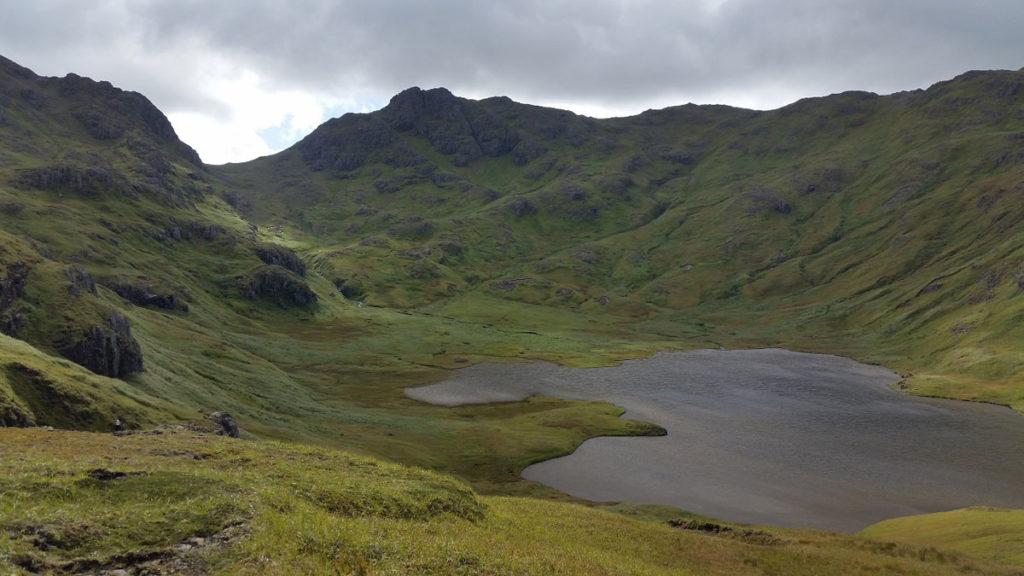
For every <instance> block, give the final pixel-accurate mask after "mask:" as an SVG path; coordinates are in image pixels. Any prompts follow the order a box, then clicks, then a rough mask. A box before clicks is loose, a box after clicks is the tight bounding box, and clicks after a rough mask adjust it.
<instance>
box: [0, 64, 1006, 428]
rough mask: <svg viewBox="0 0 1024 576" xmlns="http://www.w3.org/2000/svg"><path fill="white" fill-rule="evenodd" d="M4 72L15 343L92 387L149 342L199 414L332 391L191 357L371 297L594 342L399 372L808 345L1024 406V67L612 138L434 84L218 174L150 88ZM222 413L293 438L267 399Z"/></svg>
mask: <svg viewBox="0 0 1024 576" xmlns="http://www.w3.org/2000/svg"><path fill="white" fill-rule="evenodd" d="M2 64H3V66H2V69H3V78H5V79H6V80H5V81H4V86H3V98H4V100H3V101H2V102H0V109H2V110H4V111H5V112H4V114H5V120H4V121H3V123H2V124H0V144H2V145H0V154H2V155H4V157H5V158H6V160H7V162H6V168H3V169H0V185H2V186H3V188H2V189H0V195H2V196H3V198H2V201H0V204H3V205H4V206H5V211H6V213H7V216H8V217H7V218H5V223H4V227H3V230H2V232H3V234H4V235H5V242H6V245H7V246H8V247H9V249H8V251H7V255H6V256H5V255H2V254H0V256H2V258H3V264H4V268H3V273H0V279H3V280H4V282H5V283H4V286H5V294H4V298H3V299H2V302H3V303H4V308H5V310H3V311H0V313H2V314H4V318H5V324H4V325H5V326H7V331H8V332H9V333H11V334H16V335H18V336H19V337H22V338H24V339H26V340H27V341H28V342H30V343H32V344H33V345H35V346H38V347H39V348H40V349H41V350H42V351H43V352H48V353H55V354H58V355H59V350H65V351H66V353H65V354H64V355H65V356H66V357H67V356H68V355H70V356H71V357H72V358H77V359H78V362H79V363H80V364H85V365H89V366H93V367H98V366H99V365H108V364H109V361H108V360H103V361H102V362H100V361H99V360H98V359H100V358H113V357H117V358H123V357H124V354H127V355H128V356H129V357H131V356H132V355H133V354H134V352H133V350H135V345H133V344H131V339H135V340H137V341H138V346H139V350H140V351H141V357H142V358H145V363H141V362H136V361H134V360H133V361H132V362H130V363H129V364H128V366H130V367H131V368H130V369H129V370H127V372H128V373H131V372H133V371H135V372H137V374H136V375H133V376H130V377H129V380H130V381H131V380H138V382H139V383H145V384H144V385H143V386H142V387H143V388H144V389H146V390H148V393H152V394H154V395H155V396H154V402H156V399H161V401H162V402H163V401H169V402H171V403H172V404H173V403H174V402H176V401H179V398H178V393H177V392H174V391H173V390H174V386H173V385H172V384H171V382H172V381H174V380H179V381H187V382H189V384H188V385H186V386H185V388H187V389H189V390H191V392H189V395H190V397H192V398H194V399H196V400H202V399H205V400H202V403H204V404H206V403H207V402H208V401H209V400H211V399H213V398H221V399H223V398H225V395H224V394H223V393H222V389H224V388H230V387H232V386H234V385H233V384H230V383H231V382H236V381H237V380H236V379H237V378H239V377H240V376H239V375H240V374H252V373H253V371H257V370H270V373H274V374H277V376H275V378H273V379H272V380H273V381H274V382H276V383H275V384H274V386H283V388H282V390H284V389H294V390H306V389H307V387H308V386H309V385H310V384H309V382H308V381H307V382H306V383H301V382H300V380H302V379H311V380H309V381H317V380H319V379H320V378H322V376H312V375H311V374H306V375H303V376H301V377H296V376H293V375H289V374H287V373H286V372H285V371H283V370H282V367H283V366H285V365H289V364H290V361H288V360H287V359H286V358H283V357H279V356H278V355H276V354H271V355H270V357H272V358H275V360H272V361H270V362H269V363H268V362H265V361H260V362H255V363H253V364H252V365H251V366H247V367H245V368H243V369H241V370H240V371H238V372H236V369H237V368H238V367H240V365H237V362H238V360H237V359H238V358H243V357H244V358H253V357H254V354H257V355H258V354H264V353H265V352H266V350H265V349H264V348H263V344H259V345H255V344H252V343H250V344H244V345H243V344H241V341H237V342H234V343H231V344H225V345H226V346H227V349H228V350H230V351H231V352H230V353H229V354H228V356H229V357H234V358H236V360H233V361H232V362H234V363H236V367H232V368H230V370H229V373H230V375H224V374H221V372H222V371H223V370H225V368H226V367H227V366H228V365H226V364H223V363H222V361H221V360H220V359H218V358H217V357H216V355H207V356H205V357H203V359H202V361H201V362H199V365H202V366H203V368H202V369H201V370H198V371H197V372H192V371H190V370H188V369H182V368H178V367H171V366H170V365H169V364H168V361H169V359H170V358H172V357H173V358H178V359H181V358H193V357H194V356H193V355H194V354H195V353H196V352H197V351H196V350H195V349H194V348H193V347H191V346H190V345H188V344H187V342H188V341H189V340H190V339H192V340H195V339H197V338H198V340H199V341H203V342H210V343H213V342H216V341H217V340H218V339H219V338H220V336H219V331H220V330H222V329H223V327H227V326H231V327H233V328H231V331H233V332H235V333H238V334H245V333H249V332H250V331H251V330H253V326H254V322H253V320H251V319H250V318H249V317H253V318H260V320H259V322H260V323H262V324H263V325H264V326H269V327H270V328H269V329H268V330H267V334H266V336H265V337H266V338H276V337H283V336H281V334H280V333H279V332H278V331H279V330H285V331H286V332H294V330H293V329H292V328H287V329H285V328H282V327H283V326H290V325H291V323H293V322H311V323H312V324H313V325H317V326H326V325H328V324H330V323H340V324H342V325H345V326H347V327H348V328H346V329H349V330H351V329H352V328H353V327H354V326H355V318H357V317H358V315H354V314H355V313H354V310H353V307H354V306H356V305H357V304H360V303H365V304H368V305H370V306H371V307H374V309H376V310H382V311H394V312H396V313H399V312H400V313H403V314H404V313H410V312H411V313H414V314H421V315H422V316H420V317H419V318H421V320H417V322H421V321H422V323H421V324H420V327H419V328H417V329H416V330H421V329H422V330H427V329H429V328H428V327H429V326H431V323H432V322H434V320H432V319H431V318H433V317H435V315H436V316H439V317H452V318H457V319H458V320H459V321H461V322H465V323H467V324H469V323H477V322H479V324H480V325H494V324H495V323H496V322H507V321H508V320H507V319H508V318H510V317H515V318H519V320H517V321H515V322H513V325H515V324H519V326H518V328H517V330H518V332H519V333H523V334H528V333H538V334H545V333H549V334H550V335H549V336H546V337H547V338H555V337H556V336H555V335H556V334H560V336H559V338H563V339H564V338H568V340H567V341H568V342H572V344H571V345H569V346H568V348H569V349H570V350H572V351H571V352H568V351H567V352H566V353H565V354H560V353H559V354H550V353H546V352H544V351H543V347H534V346H532V345H527V344H525V343H522V344H517V345H515V346H512V347H509V346H507V345H505V344H501V343H498V342H496V341H494V340H492V339H491V338H490V337H488V338H485V339H483V340H482V341H485V342H488V344H486V345H482V346H481V345H479V344H473V343H472V340H473V339H472V338H470V339H464V340H457V336H453V335H449V336H444V334H441V336H439V337H437V340H438V348H439V349H440V350H445V352H444V353H443V354H436V353H435V354H430V355H424V352H425V350H424V349H423V342H420V343H418V344H417V343H413V342H400V341H398V340H391V341H390V345H393V346H394V345H397V346H398V347H399V348H401V349H402V350H404V352H402V353H400V354H397V355H396V358H395V359H390V360H385V359H384V357H383V355H381V353H380V352H379V351H378V352H370V353H371V354H376V355H377V356H376V357H377V358H379V361H381V362H384V363H385V364H386V365H387V366H388V368H387V369H386V370H385V372H388V371H395V374H420V376H418V377H426V378H428V379H429V378H433V377H438V375H439V373H438V372H435V371H434V370H436V366H444V367H451V366H454V365H456V364H455V359H462V360H464V359H465V358H466V357H474V358H486V357H494V356H498V357H502V356H519V355H526V356H532V357H539V358H548V359H552V360H558V361H563V362H568V363H590V362H598V363H601V362H607V361H611V360H614V359H616V357H621V356H622V355H623V354H625V355H627V356H628V355H630V354H632V353H628V352H624V351H625V350H629V349H633V348H634V346H636V347H637V348H638V349H640V350H647V351H654V350H656V349H662V348H666V347H667V348H673V347H692V346H695V345H698V346H699V345H704V346H708V345H711V346H718V345H723V344H727V345H732V346H763V345H786V346H790V347H793V348H797V349H803V350H808V351H825V352H839V353H845V354H849V355H853V356H855V357H857V358H859V359H862V360H868V361H873V362H880V363H886V364H887V365H890V366H892V367H894V368H896V369H897V370H899V371H901V372H902V373H904V374H906V375H907V376H908V378H907V380H906V381H905V383H904V385H905V386H906V387H907V388H908V389H910V390H913V391H916V392H918V393H926V394H936V395H946V396H954V397H963V398H971V399H987V400H992V401H998V402H1001V403H1004V404H1008V405H1012V406H1015V407H1018V409H1019V406H1021V398H1022V397H1024V395H1022V394H1021V392H1020V390H1019V387H1018V386H1017V385H1016V384H1015V383H1014V382H1016V381H1017V379H1018V378H1019V377H1020V375H1021V370H1022V368H1021V365H1020V362H1019V361H1016V360H1014V356H1013V354H1012V352H1011V350H1012V343H1013V342H1017V341H1019V340H1020V338H1021V335H1020V333H1019V332H1020V331H1019V329H1018V328H1016V323H1015V322H1014V321H1013V320H1012V319H1013V318H1015V317H1017V316H1018V315H1019V314H1020V312H1019V310H1020V306H1021V298H1020V297H1019V296H1018V294H1019V290H1021V288H1020V285H1021V283H1022V282H1024V280H1022V278H1024V264H1022V262H1024V258H1022V256H1021V254H1020V250H1019V248H1018V242H1017V240H1016V238H1017V237H1018V236H1017V233H1016V232H1015V229H1016V224H1017V223H1019V222H1020V220H1021V218H1022V215H1021V210H1020V203H1017V202H1016V201H1015V199H1016V198H1018V197H1019V196H1020V195H1021V184H1020V182H1019V180H1018V178H1017V176H1016V172H1015V171H1016V170H1017V168H1015V167H1017V166H1018V165H1019V164H1020V163H1021V162H1022V158H1024V152H1022V150H1024V148H1022V147H1021V145H1020V141H1021V140H1020V139H1021V137H1020V135H1021V134H1024V122H1022V120H1024V116H1022V112H1021V110H1022V106H1021V92H1022V89H1021V86H1022V82H1024V81H1022V73H1021V72H1008V71H999V72H974V73H966V74H963V75H961V76H958V77H957V78H956V79H953V80H950V81H946V82H942V83H937V84H936V85H934V86H932V87H930V88H929V89H927V90H917V91H912V92H903V93H897V94H894V95H887V96H878V95H874V94H871V93H866V92H845V93H841V94H837V95H832V96H827V97H819V98H810V99H803V100H800V101H798V102H795V103H793V104H790V105H788V106H785V107H782V108H780V109H777V110H772V111H751V110H743V109H738V108H731V107H727V106H697V105H693V104H687V105H681V106H675V107H670V108H665V109H661V110H652V111H646V112H644V113H641V114H639V115H636V116H633V117H626V118H614V119H592V118H587V117H583V116H578V115H576V114H573V113H572V112H568V111H562V110H553V109H547V108H542V107H538V106H532V105H528V104H519V103H516V102H514V101H512V100H511V99H508V98H506V97H493V98H487V99H483V100H468V99H464V98H460V97H457V96H455V95H454V94H452V93H451V92H449V91H448V90H446V89H443V88H436V89H428V90H423V89H420V88H410V89H407V90H405V91H403V92H401V93H399V94H396V95H395V96H394V97H393V98H392V99H391V101H390V102H389V104H388V105H387V106H386V107H384V108H383V109H381V110H379V111H376V112H372V113H365V114H346V115H344V116H341V117H339V118H335V119H332V120H329V121H328V122H325V123H324V124H323V125H322V126H320V127H318V128H317V129H316V130H314V131H313V132H312V133H311V134H309V135H308V136H306V137H305V138H304V139H303V140H301V141H300V142H298V143H296V144H295V145H294V146H292V147H290V148H289V149H287V150H284V151H282V152H280V153H278V154H275V155H272V156H268V157H264V158H261V159H256V160H253V161H250V162H246V163H241V164H231V165H225V166H207V165H203V164H201V163H197V162H198V157H197V155H195V152H194V151H193V150H192V149H191V148H189V147H188V146H187V145H186V144H184V143H181V142H180V140H179V139H177V137H176V135H175V134H174V132H173V127H171V126H170V124H169V123H168V122H167V121H166V117H164V116H163V115H162V113H160V112H159V110H157V109H156V108H154V107H152V105H151V103H149V101H148V100H146V99H145V98H144V97H143V96H141V95H135V94H134V93H127V92H123V91H120V90H118V89H116V88H113V87H112V86H110V85H109V84H108V83H103V82H94V81H92V80H88V79H83V78H80V77H78V76H75V75H68V76H67V77H65V78H64V79H45V78H41V77H38V76H35V75H34V73H32V72H31V71H29V70H27V69H25V68H21V67H19V66H18V65H16V64H14V63H11V62H10V61H3V62H2ZM83 111H84V112H83ZM47 214H51V215H52V214H58V215H60V218H64V219H65V221H64V222H62V221H61V220H60V218H58V219H56V220H54V219H53V218H52V217H48V216H44V215H47ZM70 223H74V226H75V227H77V229H76V230H75V231H72V230H69V228H68V227H67V226H62V224H70ZM156 262H160V263H161V265H155V263H156ZM19 263H20V264H19ZM300 264H301V266H300ZM26 270H27V271H26ZM82 286H84V287H85V288H84V289H82V288H81V287H82ZM534 309H536V310H538V311H543V312H542V313H541V314H540V315H539V316H538V317H537V318H534V313H532V312H530V313H526V311H528V310H534ZM52 310H57V311H62V314H61V315H56V316H55V315H53V314H51V313H49V312H48V311H52ZM153 312H158V314H157V315H156V316H154V315H153ZM381 313H382V314H385V312H381ZM390 313H391V312H387V313H386V314H390ZM268 314H269V316H268ZM282 314H284V316H282ZM545 314H547V315H549V316H550V318H549V321H548V322H543V321H541V320H540V318H541V317H544V316H545ZM160 315H163V316H162V317H161V316H160ZM751 315H755V316H757V317H759V318H761V319H762V321H760V322H757V323H754V324H751V323H749V322H746V321H744V319H745V318H749V317H751ZM122 317H123V319H124V321H122V320H121V318H122ZM396 318H397V317H395V316H390V315H389V316H387V317H386V319H383V320H378V321H377V322H378V324H377V325H378V326H385V327H386V326H398V325H402V324H401V323H402V322H405V320H401V321H399V320H396ZM595 321H596V322H599V324H600V325H601V326H602V327H601V328H600V330H599V332H601V333H607V334H609V335H611V336H610V337H611V339H612V340H613V341H616V342H618V344H615V345H613V346H611V347H610V349H618V350H619V352H615V353H612V354H611V355H609V356H602V355H601V354H597V355H595V354H594V353H593V352H592V350H594V349H597V348H600V346H597V347H595V346H594V344H593V342H592V341H591V338H592V337H591V336H590V335H588V332H587V329H586V328H583V327H582V326H585V325H586V324H587V323H589V322H595ZM139 323H141V325H142V326H143V328H142V329H141V330H142V332H141V333H142V334H143V336H142V338H141V339H140V338H139V336H138V335H137V332H139V330H140V329H138V328H136V326H137V325H140V324H139ZM281 323H283V324H281ZM115 327H121V330H120V332H119V331H118V330H117V329H116V328H115ZM510 327H511V326H510ZM97 330H98V332H97ZM563 330H567V331H563ZM512 332H516V330H512ZM356 333H357V334H360V335H359V336H357V337H356V338H355V340H356V341H358V342H363V341H366V342H367V344H366V345H367V346H371V348H370V349H368V350H373V346H377V345H379V344H373V345H371V344H369V342H370V341H372V340H373V339H374V338H375V336H373V335H372V333H371V332H365V331H356ZM118 334H120V336H119V335H118ZM169 334H174V335H175V338H176V339H177V340H175V341H176V342H177V343H176V344H175V343H170V342H169V341H165V340H166V338H167V336H168V335H169ZM274 334H276V336H275V335H274ZM811 334H814V335H815V336H811ZM200 335H201V336H200ZM395 337H397V336H395ZM253 338H256V340H261V339H263V338H264V336H253ZM147 339H148V340H147ZM254 341H255V340H254ZM463 341H465V342H469V344H463V343H462V342H463ZM630 341H636V342H637V344H630V343H628V342H630ZM83 342H92V344H88V345H86V344H82V343H83ZM118 342H123V343H122V344H117V343H118ZM147 342H148V343H147ZM108 343H111V344H108ZM83 346H84V350H88V351H89V352H86V353H78V352H75V353H71V352H69V351H70V350H72V349H75V350H83ZM352 346H354V348H353V349H352V350H353V353H354V352H355V350H356V349H357V345H356V344H353V345H352ZM359 346H362V344H360V345H359ZM561 346H562V345H561V344H560V345H558V346H555V347H554V348H551V349H560V348H561ZM76 347H77V348H76ZM460 348H461V349H462V351H461V352H460V351H457V350H458V349H460ZM449 349H455V350H456V351H447V350H449ZM83 354H84V355H83ZM164 354H167V357H166V358H162V359H161V356H162V355H164ZM425 356H430V357H431V358H432V360H429V361H428V360H423V359H421V358H424V357H425ZM346 358H347V359H346V360H344V361H345V362H348V361H352V360H353V357H346ZM414 358H415V360H413V359H414ZM598 358H600V359H598ZM92 359H97V360H95V361H94V360H92ZM118 362H120V360H118ZM151 365H152V370H150V366H151ZM119 366H120V365H119ZM140 366H141V367H143V369H142V371H141V372H138V371H137V368H139V367H140ZM197 366H198V365H197ZM346 370H349V369H346ZM353 370H354V368H353ZM106 372H107V373H108V375H120V374H122V373H124V372H125V370H124V368H122V367H119V368H116V369H114V368H111V369H107V370H106ZM388 373H391V372H388ZM428 373H429V374H432V376H425V374H428ZM211 376H213V378H211ZM244 378H248V376H246V377H244ZM182 379H184V380H182ZM211 382H214V383H216V382H219V383H217V384H214V385H213V386H209V384H210V383H211ZM222 387H223V388H222ZM12 394H13V393H12ZM275 394H277V393H276V392H275ZM303 397H304V394H298V395H297V396H296V398H303ZM301 402H302V403H306V402H307V400H301ZM213 404H215V403H213V402H211V403H210V408H211V409H213V408H229V409H231V410H232V411H234V412H237V413H238V414H239V415H240V418H241V419H242V421H243V423H244V422H245V421H246V418H247V417H250V416H251V417H253V418H255V419H256V420H258V421H263V420H266V421H279V418H278V417H277V416H275V415H273V410H272V409H268V408H266V407H263V408H256V406H258V405H259V404H260V401H258V400H254V399H252V398H250V399H248V400H238V399H237V398H236V399H234V400H232V401H230V402H229V403H228V405H226V406H215V405H213ZM257 415H258V416H257Z"/></svg>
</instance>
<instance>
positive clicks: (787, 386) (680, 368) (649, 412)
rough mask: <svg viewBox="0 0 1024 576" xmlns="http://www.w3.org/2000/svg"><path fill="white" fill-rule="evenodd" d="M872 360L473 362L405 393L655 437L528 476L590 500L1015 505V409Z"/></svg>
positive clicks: (817, 512)
mask: <svg viewBox="0 0 1024 576" xmlns="http://www.w3.org/2000/svg"><path fill="white" fill-rule="evenodd" d="M897 379H898V377H897V375H896V374H894V373H893V372H891V371H889V370H887V369H885V368H881V367H878V366H869V365H865V364H859V363H857V362H854V361H853V360H850V359H847V358H841V357H837V356H827V355H819V354H803V353H797V352H790V351H786V350H777V349H771V350H695V351H689V352H670V353H661V354H656V355H655V356H653V357H651V358H648V359H643V360H630V361H626V362H624V363H623V364H622V365H620V366H615V367H609V368H586V369H572V368H564V367H560V366H557V365H554V364H549V363H544V362H535V363H515V364H481V365H476V366H472V367H469V368H465V369H462V370H459V371H457V372H456V373H455V375H454V376H453V378H452V379H450V380H447V381H445V382H441V383H438V384H434V385H431V386H424V387H421V388H413V389H408V390H407V391H406V394H407V395H408V396H410V397H412V398H416V399H418V400H423V401H427V402H432V403H435V404H445V405H457V404H472V403H481V402H496V401H509V400H520V399H524V398H527V397H529V396H531V395H534V394H544V395H548V396H558V397H562V398H572V399H581V400H584V399H585V400H606V401H609V402H613V403H615V404H617V405H619V406H622V407H623V408H625V409H626V416H627V417H629V418H639V419H643V420H647V421H650V422H655V423H657V424H660V425H661V426H663V427H664V428H665V429H666V430H667V431H668V435H667V436H664V437H660V438H595V439H592V440H588V441H587V442H585V443H584V444H583V445H582V446H580V448H579V449H578V450H577V451H576V452H575V453H573V454H571V455H569V456H566V457H563V458H556V459H554V460H548V461H546V462H541V463H539V464H535V465H533V466H530V467H528V468H527V469H526V470H524V471H523V477H525V478H527V479H530V480H535V481H538V482H542V483H544V484H547V485H550V486H553V487H555V488H557V489H559V490H562V491H564V492H567V493H570V494H573V495H576V496H579V497H582V498H587V499H590V500H595V501H630V502H640V503H661V504H671V505H674V506H678V507H680V508H684V509H686V510H690V511H693V512H697V513H701V514H705V515H708V516H713V517H716V518H720V519H723V520H729V521H735V522H749V523H757V524H773V525H779V526H800V527H810V528H822V529H829V530H841V531H855V530H859V529H860V528H863V527H865V526H867V525H869V524H872V523H874V522H877V521H880V520H884V519H886V518H892V517H896V516H906V515H909V514H920V513H925V512H936V511H942V510H949V509H953V508H961V507H965V506H975V505H985V506H1001V507H1018V508H1020V507H1024V452H1022V450H1021V447H1022V446H1024V418H1021V417H1020V416H1019V415H1017V414H1016V413H1014V412H1013V411H1011V410H1009V409H1007V408H1002V407H999V406H993V405H988V404H977V403H969V402H956V401H950V400H938V399H929V398H918V397H915V396H909V395H905V394H901V393H899V392H895V391H893V390H892V389H890V387H889V386H890V385H891V384H892V383H894V382H895V381H896V380H897Z"/></svg>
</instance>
